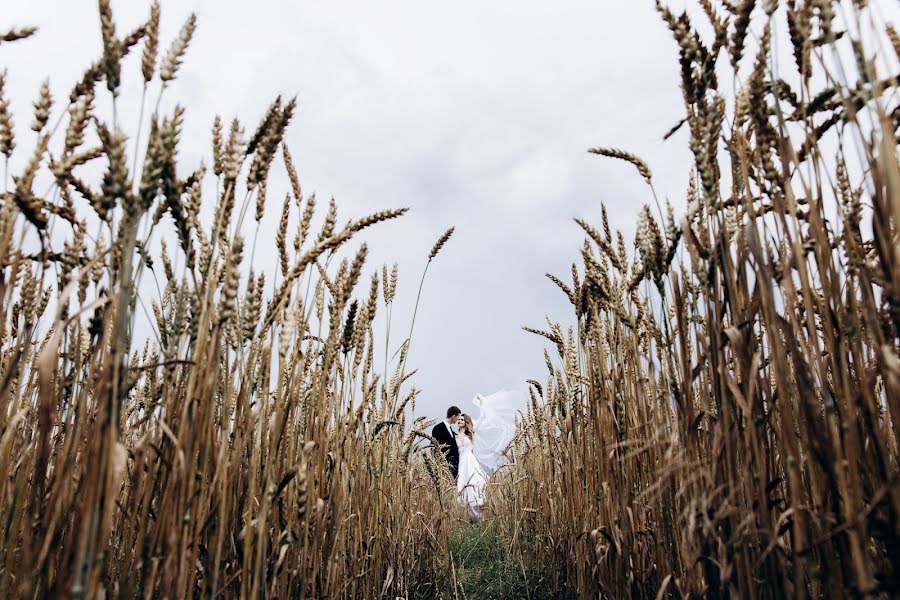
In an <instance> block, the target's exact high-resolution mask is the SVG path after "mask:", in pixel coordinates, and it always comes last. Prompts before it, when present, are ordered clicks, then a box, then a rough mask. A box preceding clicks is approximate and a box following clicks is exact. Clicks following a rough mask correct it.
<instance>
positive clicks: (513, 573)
mask: <svg viewBox="0 0 900 600" xmlns="http://www.w3.org/2000/svg"><path fill="white" fill-rule="evenodd" d="M450 552H451V554H452V557H453V564H454V572H453V573H451V580H455V581H456V594H455V596H450V597H452V598H454V600H470V599H471V600H495V599H496V600H500V599H501V598H502V599H509V600H520V599H521V600H543V599H545V598H552V597H553V595H552V594H551V592H550V586H549V574H546V573H533V572H531V573H529V572H526V571H525V569H524V567H523V566H522V564H521V563H520V562H519V561H518V560H517V559H516V558H515V557H514V556H512V555H511V554H510V552H509V548H507V547H504V545H503V543H502V542H501V540H500V539H499V538H498V536H497V534H496V525H495V523H494V522H493V521H492V520H490V519H488V520H485V521H483V522H481V523H474V524H473V523H468V522H465V521H463V522H461V523H460V524H459V525H458V526H457V527H456V528H455V529H454V530H453V531H452V532H451V534H450Z"/></svg>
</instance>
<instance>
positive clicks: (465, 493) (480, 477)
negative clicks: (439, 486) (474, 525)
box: [456, 414, 487, 520]
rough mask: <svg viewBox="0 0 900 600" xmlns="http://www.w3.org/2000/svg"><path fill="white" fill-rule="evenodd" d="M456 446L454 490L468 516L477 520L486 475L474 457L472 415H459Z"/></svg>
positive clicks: (482, 500)
mask: <svg viewBox="0 0 900 600" xmlns="http://www.w3.org/2000/svg"><path fill="white" fill-rule="evenodd" d="M457 446H458V447H459V475H458V476H457V479H456V491H457V492H458V494H459V501H460V503H461V504H462V505H463V506H465V507H467V508H468V511H469V517H470V518H471V519H472V520H478V519H480V518H481V514H480V512H479V509H480V508H481V507H482V506H483V505H484V488H485V485H486V484H487V476H485V474H484V471H483V470H482V468H481V465H480V464H479V463H478V459H477V458H476V457H475V452H474V449H475V427H474V425H473V424H472V417H470V416H469V415H466V414H464V415H462V416H461V417H460V420H459V435H458V436H457Z"/></svg>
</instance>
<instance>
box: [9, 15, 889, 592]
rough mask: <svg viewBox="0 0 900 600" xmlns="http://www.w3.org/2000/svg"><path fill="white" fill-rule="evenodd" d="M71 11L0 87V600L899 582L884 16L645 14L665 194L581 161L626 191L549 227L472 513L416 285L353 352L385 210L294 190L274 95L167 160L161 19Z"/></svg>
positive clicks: (382, 302)
mask: <svg viewBox="0 0 900 600" xmlns="http://www.w3.org/2000/svg"><path fill="white" fill-rule="evenodd" d="M98 6H99V18H100V23H101V32H102V44H103V54H102V56H101V57H100V58H99V59H98V60H97V62H95V63H94V64H91V65H89V66H88V68H87V69H86V70H85V71H84V73H83V76H82V77H81V78H80V79H79V81H78V83H77V84H76V85H75V86H74V88H73V89H71V90H65V91H63V90H53V89H51V87H50V86H49V84H45V85H44V86H42V87H41V89H40V90H38V91H37V99H36V100H35V101H34V103H33V108H34V110H33V114H30V115H24V114H16V115H13V114H12V111H11V108H10V101H9V98H8V97H7V93H6V92H5V91H4V84H3V79H4V78H5V74H0V153H2V154H3V156H4V180H3V188H2V190H3V192H2V197H0V199H2V204H0V315H2V318H0V465H2V466H0V474H2V475H3V477H2V478H0V509H2V514H3V520H2V523H0V526H2V531H3V536H2V544H0V597H4V598H5V597H19V598H39V597H63V598H104V597H122V598H132V597H141V598H186V597H201V598H217V597H266V598H366V599H368V598H380V597H384V598H495V597H496V598H545V597H563V598H625V597H633V598H667V597H670V598H706V597H710V598H725V597H743V598H788V597H791V598H795V597H796V598H806V597H812V598H825V597H855V598H887V597H895V596H897V595H900V485H898V479H900V476H898V472H900V471H898V458H900V457H898V427H900V229H898V228H900V163H898V155H897V135H896V134H897V130H898V127H900V102H898V97H897V93H898V79H897V78H898V65H900V35H898V33H897V31H896V30H895V29H894V27H893V25H892V24H891V23H890V22H888V21H887V20H885V19H884V18H882V17H881V14H882V13H881V11H880V10H879V9H878V3H875V2H871V3H868V2H864V1H862V0H855V1H852V2H851V1H846V2H833V1H830V0H790V1H783V2H779V1H777V0H764V1H763V2H755V1H753V0H741V1H740V2H737V1H731V0H728V1H726V0H722V1H715V0H700V1H698V2H697V3H696V4H695V5H694V4H692V10H691V12H689V13H683V14H679V13H676V12H673V10H672V9H670V8H668V7H667V6H665V5H663V4H660V3H657V9H658V12H659V15H660V17H661V18H662V19H663V20H664V21H665V22H666V23H667V24H668V26H669V28H670V29H671V33H672V35H673V37H674V40H675V42H676V43H677V47H678V49H679V50H678V56H677V57H671V58H670V59H669V60H670V61H671V63H672V68H673V69H678V71H679V73H680V77H681V89H682V92H683V98H684V114H685V118H684V120H683V121H681V122H679V123H678V124H676V125H675V127H674V128H673V129H672V131H670V132H669V133H668V134H666V136H667V137H668V138H670V141H669V143H673V144H686V145H687V146H688V147H689V149H690V151H691V153H692V157H693V160H694V168H693V170H692V172H691V173H690V176H689V181H690V184H689V186H688V189H687V190H686V191H676V190H666V193H667V194H668V197H672V198H683V199H684V206H685V207H686V210H684V211H676V209H675V208H673V207H672V206H671V205H669V204H668V203H664V202H663V201H662V200H661V198H664V197H666V195H667V194H663V193H662V191H661V190H660V191H658V190H657V189H656V188H655V187H654V179H653V173H652V169H651V167H652V165H648V164H646V163H645V162H644V161H643V160H642V159H641V158H639V157H638V156H635V155H634V154H631V153H630V152H628V151H626V150H620V149H616V148H609V147H597V148H592V149H591V150H590V152H591V153H593V154H596V155H598V157H599V158H601V159H611V160H606V161H604V162H602V163H598V168H603V169H616V168H627V169H633V170H634V175H635V176H637V177H640V178H642V179H643V180H644V181H645V182H646V184H647V194H646V196H645V198H644V199H637V200H636V202H635V205H639V203H640V202H641V201H643V200H646V202H647V203H646V204H645V205H644V206H643V208H642V209H640V210H639V211H635V217H636V218H637V222H638V227H637V235H636V238H635V239H634V241H633V243H627V242H626V241H625V239H624V236H623V235H622V234H621V233H619V232H618V231H614V229H613V227H612V226H611V225H610V222H609V218H608V217H607V214H606V209H605V208H602V209H601V208H599V207H598V210H597V211H596V212H597V215H596V216H597V219H581V218H579V219H576V222H577V226H578V227H579V228H580V230H581V232H582V233H583V234H584V235H585V240H584V243H583V245H581V246H580V257H579V259H578V261H577V263H576V264H573V265H571V270H570V272H567V274H566V275H564V276H556V275H552V274H551V275H548V277H549V279H550V281H551V282H552V284H554V285H555V286H557V287H558V288H559V289H560V290H561V292H562V293H563V294H565V296H566V297H567V298H568V299H569V300H570V302H571V306H572V310H573V313H572V314H570V315H569V316H568V318H567V320H565V321H562V322H557V321H553V320H548V322H547V325H546V326H543V325H542V326H541V327H539V328H535V327H526V330H528V331H530V332H532V333H535V334H537V335H538V336H540V337H541V338H543V340H544V341H545V342H547V346H548V348H549V349H550V350H549V351H546V350H545V352H544V356H545V359H546V364H547V372H546V373H544V374H543V375H537V374H536V377H535V379H532V380H529V382H528V385H529V386H530V392H531V406H530V408H529V409H528V410H527V411H525V412H523V413H522V414H521V415H520V418H519V421H518V422H517V433H516V436H515V438H514V439H513V441H512V443H511V444H510V445H509V447H508V448H507V450H506V456H507V457H508V459H509V462H508V464H506V465H504V466H503V467H501V468H500V469H499V470H498V471H496V472H495V473H494V475H493V476H492V478H491V480H490V482H489V486H488V505H487V507H486V511H485V514H486V517H487V518H486V520H485V522H484V523H481V524H475V525H472V524H469V523H466V521H465V516H464V513H463V511H462V509H460V508H459V507H458V506H457V504H456V502H454V499H453V493H452V491H451V489H452V487H453V482H451V481H450V479H449V477H447V476H445V473H446V465H444V464H442V461H443V459H442V457H441V455H440V454H438V453H435V452H433V449H432V447H433V445H434V440H433V439H432V438H431V436H430V435H429V434H428V431H429V430H430V427H431V426H432V425H433V424H434V422H435V421H433V420H429V419H427V418H425V417H418V416H416V413H415V405H416V398H417V396H418V395H419V394H420V391H419V390H418V389H417V388H416V387H415V385H414V379H413V375H414V372H415V368H414V366H412V365H411V364H409V363H410V362H414V361H415V356H414V355H412V356H413V358H412V361H410V360H409V359H410V355H411V352H410V349H411V347H412V340H413V333H414V323H415V312H416V310H417V309H418V302H417V304H416V308H415V309H414V311H413V314H412V315H408V316H409V317H410V320H411V322H412V323H413V326H411V327H410V329H409V331H406V330H405V329H404V330H403V331H399V332H398V331H394V332H393V344H394V346H397V345H398V343H399V348H400V349H399V351H398V353H397V355H396V356H394V357H393V358H392V360H390V361H388V360H385V361H384V363H383V364H379V363H381V361H380V360H378V359H377V356H381V354H380V352H381V351H383V350H384V349H385V348H388V347H390V346H391V335H392V329H391V327H390V323H391V321H392V317H393V314H392V313H393V306H394V298H395V296H396V292H397V288H398V285H400V277H399V268H398V267H397V265H393V266H382V265H370V264H369V262H367V247H366V245H365V244H363V243H360V242H359V234H360V232H362V231H363V230H365V229H367V228H369V227H378V226H380V225H381V224H382V223H383V222H386V221H390V220H393V219H398V218H403V216H404V214H405V213H406V212H407V210H406V209H405V208H402V207H401V208H385V209H384V210H381V211H378V212H373V213H371V214H369V215H363V216H354V217H353V218H350V219H349V220H347V219H345V218H344V217H343V216H342V217H340V218H339V217H338V209H337V205H336V203H335V202H334V201H333V200H332V201H331V202H330V203H328V204H327V206H322V204H325V203H321V202H317V200H316V196H315V194H310V193H304V191H303V189H302V187H301V182H300V180H299V177H298V175H297V167H296V165H295V163H294V161H293V159H292V157H291V154H290V151H289V148H288V147H287V145H286V142H285V131H286V130H287V128H288V127H289V126H290V123H291V120H292V118H293V116H294V113H295V111H296V110H297V104H296V100H295V99H292V98H283V97H276V98H275V99H274V100H273V101H271V103H269V104H268V105H267V106H268V108H266V104H265V102H266V99H265V98H261V99H260V103H261V104H260V109H261V111H262V113H263V114H262V118H261V119H260V121H259V123H258V124H256V125H255V126H253V127H247V125H246V124H243V123H240V122H238V121H237V120H229V119H227V118H223V117H220V116H215V115H208V116H201V118H203V117H208V118H209V122H210V123H211V124H212V127H211V132H210V142H209V153H208V155H207V156H206V157H205V160H204V161H203V162H200V163H198V164H196V165H195V166H194V167H193V169H192V170H187V171H186V170H185V168H184V164H185V162H184V157H183V156H182V155H181V154H180V150H181V146H182V144H181V137H182V134H183V129H184V118H185V115H184V111H183V109H182V108H180V107H178V106H177V105H176V107H175V108H174V109H173V110H170V111H169V112H164V111H163V110H162V109H161V108H160V107H161V106H162V105H163V104H162V103H161V99H162V98H163V97H165V96H166V95H167V94H171V89H170V88H171V82H172V81H174V80H175V79H176V78H177V77H178V75H179V72H180V70H181V67H182V63H183V62H184V61H185V60H190V58H189V56H188V55H189V47H190V44H191V40H192V37H193V36H194V32H195V27H196V19H195V17H193V16H192V17H191V18H189V19H188V20H187V22H185V23H184V25H183V27H182V28H181V29H180V31H179V32H178V33H177V35H175V36H174V37H172V38H171V39H162V36H161V35H160V25H159V24H160V14H161V7H160V5H159V4H156V3H154V4H153V5H152V7H151V9H150V11H149V15H148V16H147V20H146V22H145V23H143V24H141V25H140V26H139V27H137V28H136V29H134V30H122V29H121V26H120V25H119V24H118V23H117V21H116V18H115V16H114V15H113V13H112V10H111V8H110V3H109V1H108V0H100V1H99V2H98ZM34 33H35V29H33V28H24V27H23V28H17V29H12V30H10V31H8V32H6V33H3V34H0V56H2V53H3V50H4V47H5V46H6V45H7V44H12V43H22V42H20V40H23V39H26V38H28V37H30V36H31V35H33V34H34ZM10 68H15V65H12V66H10ZM123 81H127V82H132V81H137V82H138V85H142V86H143V87H142V90H141V92H142V93H141V95H140V98H141V101H140V110H139V115H140V116H139V118H138V121H137V122H136V123H129V124H123V123H121V122H120V120H119V112H120V109H121V107H120V106H118V104H117V103H119V102H121V98H120V95H121V94H120V92H121V91H122V86H123V85H125V83H123ZM610 93H615V92H614V91H611V92H610ZM166 105H168V104H166ZM122 112H124V111H122ZM14 118H15V119H17V120H19V121H22V122H24V121H25V120H30V122H31V130H32V135H30V136H28V137H23V136H21V135H19V136H17V135H16V131H17V130H16V128H15V127H14V124H13V119H14ZM11 159H17V160H11ZM275 170H279V171H282V172H283V173H285V174H286V175H287V177H286V179H284V180H285V181H286V182H288V186H287V188H286V189H274V188H276V187H278V186H277V185H275V183H274V180H275V178H274V177H273V176H272V175H271V174H272V173H273V172H274V171H275ZM270 182H272V187H271V188H270V187H269V184H270ZM266 213H271V214H277V215H279V221H278V222H279V227H278V232H277V236H276V238H275V240H274V248H273V251H274V252H275V253H276V255H277V257H278V261H277V264H274V265H271V266H267V267H262V266H260V264H259V262H257V261H255V255H256V252H257V251H258V250H257V248H258V246H259V245H262V244H271V243H272V241H270V240H267V239H265V236H260V235H259V231H260V227H259V223H260V221H261V220H262V218H263V216H264V214H266ZM595 221H596V224H594V222H595ZM340 223H345V224H344V225H341V224H340ZM573 230H574V228H573ZM453 232H454V230H453V228H450V229H448V230H447V231H446V233H445V234H444V235H442V236H441V237H440V238H439V239H438V240H437V241H436V242H435V244H434V246H433V247H432V248H431V251H430V252H429V253H427V254H426V255H424V256H423V263H424V265H423V266H424V274H423V276H422V279H421V280H417V281H415V282H412V283H411V285H412V286H413V287H415V286H418V290H419V295H420V296H421V290H422V287H423V285H424V284H425V283H426V279H427V276H428V275H429V268H430V265H431V264H432V263H433V262H436V261H439V260H440V256H441V254H442V253H443V252H449V251H452V247H447V248H445V245H447V244H448V241H449V240H450V239H451V236H452V235H453ZM558 235H565V236H569V237H572V233H571V232H559V233H558ZM572 241H573V244H572V248H573V251H574V252H578V250H579V246H578V244H577V238H574V237H573V239H572ZM413 266H414V267H415V268H418V267H419V266H420V265H413ZM560 267H561V269H566V267H565V266H564V265H560ZM431 276H435V273H434V271H432V273H431ZM537 317H538V316H537V315H536V318H537ZM376 318H378V319H381V320H383V321H384V322H385V323H386V324H387V326H386V327H384V328H378V329H377V331H378V332H379V334H378V335H377V336H376V327H374V326H373V324H374V323H375V320H376ZM394 329H397V328H396V327H394ZM398 336H402V337H398ZM385 358H387V352H385ZM479 544H482V545H481V546H479ZM485 548H487V549H485ZM473 557H474V558H477V559H478V560H479V561H481V566H480V567H478V568H475V567H474V566H473V564H474V563H473V560H474V558H473Z"/></svg>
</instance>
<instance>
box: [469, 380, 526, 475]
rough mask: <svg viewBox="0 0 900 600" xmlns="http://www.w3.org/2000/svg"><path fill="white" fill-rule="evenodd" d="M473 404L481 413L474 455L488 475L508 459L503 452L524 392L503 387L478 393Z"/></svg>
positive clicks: (510, 436) (477, 421)
mask: <svg viewBox="0 0 900 600" xmlns="http://www.w3.org/2000/svg"><path fill="white" fill-rule="evenodd" d="M472 404H474V405H475V407H476V408H478V410H479V413H478V415H477V416H476V417H475V418H474V419H472V421H473V425H474V426H475V447H474V448H473V450H474V452H475V458H477V459H478V462H479V463H481V466H482V468H483V469H484V470H485V472H487V473H488V474H490V473H492V472H493V471H494V470H495V469H496V468H497V467H499V466H500V465H501V464H503V463H504V462H506V458H505V457H504V456H503V454H502V452H503V450H504V449H505V448H506V446H507V444H509V442H510V440H512V438H513V435H515V430H516V413H517V412H518V411H519V410H520V409H521V408H522V407H523V406H524V395H523V394H522V393H521V392H518V391H514V390H513V391H511V390H500V391H499V392H494V393H493V394H490V395H487V396H482V395H481V394H475V397H474V398H473V399H472Z"/></svg>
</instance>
